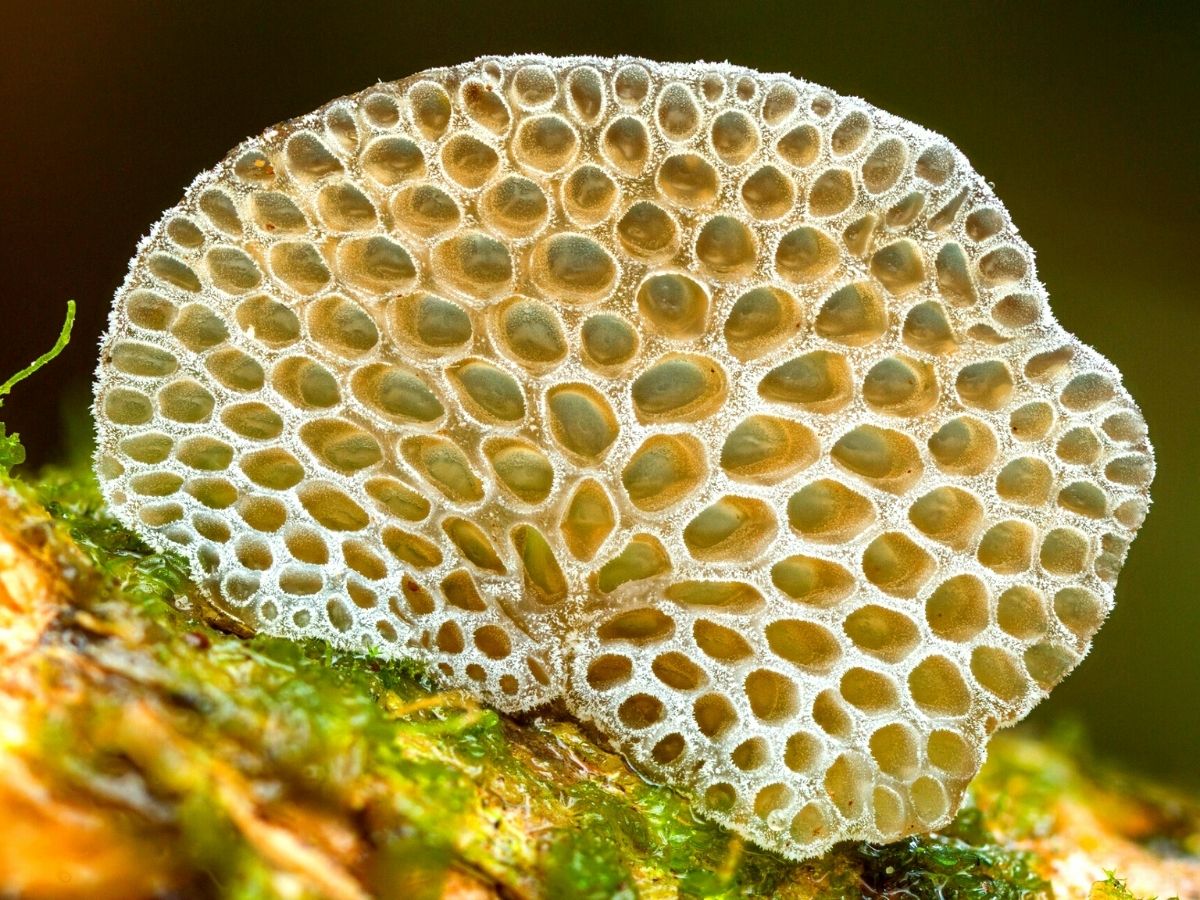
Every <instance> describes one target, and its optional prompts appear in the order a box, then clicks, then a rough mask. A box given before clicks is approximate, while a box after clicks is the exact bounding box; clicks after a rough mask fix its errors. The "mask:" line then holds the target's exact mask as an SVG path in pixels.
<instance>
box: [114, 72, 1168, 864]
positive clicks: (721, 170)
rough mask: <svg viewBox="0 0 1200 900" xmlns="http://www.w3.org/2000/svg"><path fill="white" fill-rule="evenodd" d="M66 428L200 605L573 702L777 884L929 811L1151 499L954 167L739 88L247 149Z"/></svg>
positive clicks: (566, 88) (1087, 599) (501, 75)
mask: <svg viewBox="0 0 1200 900" xmlns="http://www.w3.org/2000/svg"><path fill="white" fill-rule="evenodd" d="M718 88H719V89H718ZM380 110H384V111H385V112H386V113H387V114H386V115H381V114H380ZM95 411H96V418H97V425H98V431H99V447H98V451H97V459H96V462H97V472H98V473H99V476H100V478H101V481H102V482H103V487H104V491H105V495H106V497H107V499H108V501H109V503H110V504H111V505H112V507H113V509H114V510H115V511H116V513H117V514H118V515H119V516H120V518H121V519H122V520H123V521H124V522H125V523H126V524H128V525H129V526H130V527H132V528H133V529H134V530H136V531H138V532H139V533H141V534H143V535H144V536H145V537H146V539H147V540H148V541H150V542H151V543H153V544H154V545H156V546H158V547H173V548H175V549H176V550H178V551H179V552H180V553H182V554H183V555H185V556H186V557H187V558H188V559H189V560H190V561H191V563H192V567H193V572H194V574H195V576H196V578H197V580H198V582H199V583H200V584H201V586H202V588H203V589H204V590H206V591H207V592H208V594H209V595H210V601H211V602H212V603H213V604H214V605H216V606H217V607H219V608H221V609H223V610H224V611H226V612H227V613H229V614H231V615H232V616H234V617H235V618H236V619H238V620H240V621H242V622H244V623H246V624H247V625H249V626H251V627H253V628H257V629H260V630H262V631H266V632H270V633H273V634H278V635H283V636H286V637H291V638H296V639H300V638H308V637H319V638H323V639H325V640H328V641H330V642H332V643H334V644H336V645H338V646H341V647H347V648H351V649H355V650H360V651H368V650H370V651H374V652H379V653H382V654H385V655H388V656H410V657H415V658H418V659H421V660H424V661H426V662H428V663H430V664H431V665H432V667H433V668H435V669H436V670H437V671H439V672H440V673H441V675H442V678H443V680H444V681H445V683H446V684H448V685H452V686H456V687H460V688H463V689H464V690H466V691H469V692H471V693H472V694H474V695H476V696H478V697H479V698H481V699H482V700H484V701H486V702H488V703H490V704H492V705H494V706H495V707H497V708H499V709H501V710H505V711H510V712H517V711H522V710H528V709H531V708H533V707H536V706H539V705H542V704H545V703H548V702H550V701H554V700H561V701H562V702H563V703H564V704H565V705H566V707H567V708H568V709H569V710H571V711H572V712H573V713H574V714H575V715H576V716H578V717H579V718H581V719H585V720H589V721H591V722H593V723H595V724H596V726H598V728H599V729H600V730H601V731H603V732H604V733H605V734H607V735H608V736H609V737H610V738H611V739H612V740H613V741H614V742H615V743H616V744H617V745H618V746H620V747H621V748H622V750H623V752H624V753H625V755H626V756H627V758H628V759H629V760H630V762H631V763H632V764H633V765H635V766H636V767H637V768H639V769H640V770H641V771H643V772H645V773H646V774H648V775H649V776H650V777H653V778H656V779H659V780H662V781H665V782H667V783H670V784H672V785H673V786H675V787H676V788H678V789H679V790H681V791H683V792H686V793H687V794H689V795H690V796H691V797H692V798H693V799H694V801H695V802H696V804H697V806H698V808H699V809H700V810H701V811H703V812H705V813H706V814H707V815H709V816H710V817H712V818H713V819H715V820H717V821H720V822H722V823H724V824H726V825H728V826H729V827H731V828H733V829H735V830H736V831H738V832H740V833H741V834H743V835H744V836H746V837H747V838H749V839H750V840H753V841H755V842H756V843H758V844H760V845H762V846H764V847H768V848H771V849H773V850H776V851H778V852H780V853H782V854H784V855H786V856H789V857H792V858H804V857H809V856H813V855H816V854H819V853H821V852H823V851H824V850H825V849H827V848H828V847H829V846H830V845H831V844H832V843H834V842H835V841H840V840H847V839H857V840H874V841H878V840H891V839H895V838H898V837H900V836H902V835H905V834H909V833H912V832H914V831H923V830H928V829H933V828H937V827H939V826H942V825H944V824H945V823H946V822H947V821H949V818H950V816H951V815H952V814H953V812H954V811H955V810H956V809H957V807H958V805H959V803H960V801H961V798H962V794H963V790H964V788H965V786H966V783H967V781H968V780H969V778H970V776H971V775H972V774H973V772H974V771H975V769H976V768H977V767H978V765H979V763H980V761H981V760H982V758H983V750H984V744H985V742H986V740H987V737H988V735H989V734H990V733H991V731H992V730H994V729H995V728H996V727H998V726H1001V725H1006V724H1010V723H1012V722H1014V721H1016V720H1017V719H1019V718H1021V717H1022V716H1023V715H1024V714H1025V713H1027V712H1028V711H1029V709H1030V708H1031V707H1032V706H1033V704H1035V703H1036V702H1037V701H1038V700H1039V699H1041V697H1043V696H1044V695H1045V692H1046V691H1047V690H1049V689H1050V688H1051V687H1052V686H1053V685H1054V683H1056V682H1057V681H1058V680H1060V679H1061V678H1062V677H1063V676H1064V675H1065V674H1066V673H1067V672H1068V671H1069V670H1070V669H1071V668H1072V667H1073V666H1074V665H1075V664H1076V662H1077V661H1078V660H1079V659H1080V657H1081V654H1082V653H1083V652H1085V651H1086V649H1087V643H1088V641H1089V640H1090V639H1091V636H1092V634H1093V633H1094V632H1095V630H1096V628H1098V627H1099V625H1100V623H1101V622H1102V620H1103V618H1104V617H1105V615H1106V614H1107V613H1108V611H1109V610H1110V609H1111V606H1112V602H1113V587H1114V582H1115V578H1116V573H1117V571H1118V570H1119V568H1120V565H1121V562H1122V560H1123V556H1124V553H1125V551H1126V549H1127V547H1128V545H1129V542H1130V540H1131V539H1132V538H1133V536H1134V534H1135V532H1136V530H1137V528H1138V526H1139V525H1140V524H1141V521H1142V518H1143V516H1144V513H1145V510H1146V506H1147V503H1148V494H1147V490H1148V485H1149V483H1150V480H1151V478H1152V476H1153V457H1152V451H1151V448H1150V445H1149V443H1148V441H1147V438H1146V430H1145V426H1144V423H1143V422H1142V420H1141V417H1140V415H1139V413H1138V411H1137V407H1136V406H1135V405H1134V403H1133V401H1132V399H1131V398H1130V397H1129V395H1128V393H1126V391H1125V390H1124V388H1123V387H1122V385H1121V380H1120V374H1119V373H1118V372H1117V371H1116V370H1115V369H1114V368H1113V366H1112V365H1111V364H1110V363H1108V362H1107V361H1106V360H1104V359H1103V358H1102V357H1100V356H1099V355H1098V354H1097V353H1096V352H1095V351H1093V350H1091V349H1090V348H1088V347H1086V346H1084V345H1083V344H1081V343H1080V342H1079V341H1078V340H1076V339H1075V338H1073V337H1072V336H1071V335H1069V334H1067V333H1065V332H1064V331H1063V330H1062V328H1061V327H1060V326H1059V325H1058V324H1057V323H1056V322H1055V321H1054V319H1053V318H1052V316H1051V314H1050V312H1049V307H1048V304H1047V302H1046V297H1045V292H1044V290H1043V288H1042V286H1041V285H1040V283H1039V282H1038V280H1037V277H1036V272H1035V269H1034V266H1033V254H1032V252H1031V251H1030V249H1029V247H1028V246H1027V245H1026V244H1025V243H1024V242H1023V241H1022V240H1021V238H1020V237H1019V236H1018V235H1017V233H1016V232H1015V230H1013V228H1012V226H1011V224H1010V223H1009V219H1008V217H1007V215H1006V214H1005V213H1004V211H1003V207H1002V205H1001V204H1000V203H999V201H998V200H997V199H996V198H995V196H994V195H993V194H992V191H991V189H990V187H989V186H988V184H987V182H986V181H984V180H983V179H982V178H981V177H979V176H978V175H976V174H975V173H974V172H973V171H972V169H971V167H970V165H969V164H968V162H967V160H966V159H965V158H964V157H963V156H962V154H961V153H959V152H958V150H956V149H955V148H954V147H953V146H951V145H950V144H949V143H948V142H947V141H946V140H945V139H943V138H941V137H939V136H937V135H935V134H933V133H931V132H929V131H926V130H925V129H923V128H919V127H917V126H915V125H912V124H910V123H908V122H906V121H903V120H901V119H898V118H896V117H894V116H891V115H888V114H887V113H884V112H881V111H880V110H877V109H875V108H873V107H871V106H869V105H868V104H866V103H864V102H862V101H860V100H856V99H852V98H846V97H839V96H837V95H834V94H833V93H831V92H829V91H827V90H825V89H823V88H820V87H817V86H815V85H812V84H809V83H807V82H803V81H799V80H796V79H792V78H789V77H786V76H776V75H771V76H767V75H760V74H758V73H755V72H750V71H748V70H745V69H739V68H735V67H732V66H727V65H726V66H722V65H708V64H697V65H684V64H661V65H660V64H656V63H652V62H648V61H642V60H629V59H623V60H619V61H618V60H607V59H594V58H588V59H582V58H575V59H548V58H544V57H527V58H526V57H522V58H517V57H514V58H502V59H490V60H481V61H478V62H475V63H469V64H466V65H463V66H459V67H455V68H450V69H439V70H433V71H430V72H425V73H421V74H419V75H416V76H413V77H412V78H409V79H406V80H403V81H399V82H395V83H392V84H386V85H373V86H372V87H371V88H369V89H368V90H367V91H364V92H363V93H361V94H358V95H354V96H351V97H346V98H342V99H340V100H337V101H334V102H333V103H331V104H330V105H328V106H326V107H325V108H323V109H320V110H318V111H316V112H315V113H312V114H311V115H308V116H304V117H302V118H299V119H296V120H294V121H291V122H287V123H284V124H282V125H279V126H277V127H275V128H272V129H269V130H268V131H266V132H265V133H264V134H263V135H262V136H260V137H257V138H253V139H251V140H249V141H247V142H246V143H244V144H243V145H241V146H240V147H238V148H237V149H236V150H234V151H233V152H232V153H231V154H230V155H229V156H228V157H227V158H226V159H225V161H224V162H222V163H221V164H220V165H218V166H217V167H216V168H215V169H213V170H212V171H210V172H206V173H204V174H203V175H201V176H200V177H199V178H198V179H197V180H196V182H195V184H194V185H193V186H192V187H191V188H190V189H189V190H188V191H187V193H186V195H185V197H184V199H183V201H182V202H181V203H180V204H179V205H178V206H177V207H176V208H174V209H172V210H171V211H170V212H168V213H167V214H166V216H165V217H164V218H163V220H162V221H161V222H160V223H159V225H158V226H156V227H155V228H154V230H153V231H152V233H151V235H150V237H149V238H148V239H147V240H146V241H145V242H144V244H143V245H142V247H141V249H140V251H139V253H138V255H137V257H136V258H135V259H134V261H133V265H132V267H131V270H130V273H129V276H128V278H127V280H126V282H125V284H124V286H123V287H122V288H121V290H120V291H119V292H118V294H117V297H116V301H115V304H114V307H113V312H112V317H111V321H110V328H109V332H108V335H107V337H106V338H105V341H104V347H103V355H102V357H101V363H100V368H99V375H98V381H97V385H96V405H95ZM164 511H169V514H166V513H164ZM947 742H950V743H952V744H953V746H955V747H956V748H958V749H957V750H956V751H955V753H954V754H952V757H953V758H952V759H951V760H950V762H947V759H948V756H947V753H946V752H945V749H944V748H945V746H946V745H947Z"/></svg>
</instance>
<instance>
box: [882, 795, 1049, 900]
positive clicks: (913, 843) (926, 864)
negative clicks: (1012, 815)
mask: <svg viewBox="0 0 1200 900" xmlns="http://www.w3.org/2000/svg"><path fill="white" fill-rule="evenodd" d="M859 852H860V853H861V854H862V856H863V859H864V861H865V863H864V866H863V882H864V884H865V885H866V886H867V887H868V888H869V889H870V890H872V891H874V892H875V893H876V894H877V895H879V896H884V897H888V896H914V897H941V898H945V900H954V898H963V900H966V898H971V897H981V898H984V897H986V898H1011V900H1018V898H1027V897H1034V896H1046V895H1048V894H1049V893H1050V892H1051V888H1050V883H1049V882H1048V881H1046V880H1045V879H1044V878H1042V877H1041V876H1039V875H1038V874H1037V873H1036V872H1035V871H1034V867H1033V866H1034V857H1033V855H1032V854H1031V853H1028V852H1025V851H1022V850H1015V849H1011V848H1007V847H1005V846H1003V845H1001V844H999V843H997V842H996V841H995V840H994V839H993V837H992V835H991V834H990V833H989V831H988V830H987V828H986V827H985V826H984V821H983V814H982V813H981V812H980V811H979V810H978V809H974V808H967V809H964V810H962V811H960V812H959V814H958V816H957V817H956V818H955V819H954V821H953V822H952V823H951V824H950V825H949V826H948V827H947V828H946V829H944V830H943V831H942V832H941V833H940V834H937V835H932V836H929V837H911V838H906V839H904V840H900V841H897V842H895V843H893V844H886V845H883V846H879V845H873V844H863V845H861V846H860V848H859Z"/></svg>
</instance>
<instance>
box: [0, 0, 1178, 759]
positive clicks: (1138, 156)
mask: <svg viewBox="0 0 1200 900" xmlns="http://www.w3.org/2000/svg"><path fill="white" fill-rule="evenodd" d="M1198 48H1200V13H1198V6H1197V4H1194V3H1193V4H1189V5H1187V6H1184V5H1182V4H1180V5H1178V6H1177V7H1172V6H1170V5H1169V4H1163V5H1153V4H1136V5H1130V6H1129V7H1128V8H1126V9H1123V10H1122V9H1118V8H1117V5H1116V4H1082V3H1081V4H1075V3H1054V4H1019V5H1018V4H1011V5H1010V4H983V3H974V4H969V5H965V4H964V5H957V4H955V5H951V4H944V5H943V4H923V3H911V2H910V3H903V4H882V5H881V4H872V3H825V4H820V5H816V4H810V3H802V2H798V0H791V2H785V3H759V4H755V3H749V2H735V0H726V2H722V3H701V2H696V3H688V4H677V3H665V2H660V3H655V2H653V0H645V2H639V3H625V4H605V3H600V2H560V3H553V4H551V3H544V4H531V3H521V2H507V0H505V2H500V0H495V2H488V3H472V4H467V3H455V2H451V0H436V2H431V0H404V2H396V3H389V4H381V3H374V4H367V3H357V4H356V3H337V2H328V0H327V2H321V3H311V4H308V3H303V2H291V3H276V2H253V3H247V2H238V3H223V2H202V3H184V2H148V0H147V2H142V3H135V2H125V0H107V2H105V3H102V4H84V3H81V2H62V3H44V4H16V3H5V4H4V6H3V7H2V11H0V123H2V124H0V278H2V281H0V312H2V317H0V374H2V375H4V376H6V375H7V374H8V373H10V372H13V371H15V370H16V369H18V368H20V366H21V365H23V364H24V363H25V362H27V361H28V360H29V359H30V358H32V356H34V355H36V354H37V353H38V352H40V351H41V350H42V349H45V348H46V347H49V346H50V344H51V343H52V342H53V340H54V336H55V335H56V334H57V331H58V327H59V323H60V322H61V317H62V314H63V308H64V303H65V301H66V299H67V298H68V297H74V298H76V299H77V300H78V301H79V305H80V309H79V320H78V323H77V325H76V334H75V339H74V341H73V342H72V344H71V346H70V348H69V349H68V351H67V352H66V353H65V354H64V355H63V356H62V357H61V358H60V359H59V360H57V361H56V362H55V363H54V364H53V365H52V366H51V367H50V368H48V369H46V370H43V371H42V372H41V373H39V374H38V375H37V376H36V378H35V380H33V381H30V382H27V383H25V384H23V385H21V386H19V387H18V388H17V390H16V392H15V393H14V395H13V396H12V397H10V398H9V400H8V402H7V405H6V406H5V408H4V410H3V413H2V414H0V417H2V418H3V419H4V420H6V421H8V423H9V424H10V428H15V429H16V430H18V431H20V432H21V434H22V436H23V438H24V440H25V444H26V446H27V447H28V449H29V452H30V459H31V462H33V463H35V464H36V463H40V462H47V461H52V460H54V459H56V458H58V457H60V456H61V454H62V452H63V447H64V446H65V444H66V443H67V430H68V429H66V428H64V426H63V424H62V423H63V415H62V413H61V407H62V405H63V404H66V407H67V408H68V409H72V408H73V409H75V410H79V409H80V408H82V407H83V406H84V405H85V404H86V402H87V398H88V393H89V383H90V379H91V372H92V368H93V365H94V362H95V352H96V349H95V348H96V341H97V340H98V338H99V336H100V333H101V331H102V329H103V327H104V322H105V319H106V316H107V312H108V307H109V302H110V298H111V296H112V293H113V291H114V289H115V288H116V287H117V285H118V284H119V283H120V280H121V278H122V277H123V276H124V273H125V269H126V265H127V260H128V259H129V257H130V256H131V255H132V253H133V250H134V248H135V246H136V244H137V240H138V238H139V237H140V236H141V235H142V234H144V233H145V232H146V231H147V230H148V228H149V226H150V224H151V223H152V222H154V221H155V220H156V219H157V218H158V216H159V214H160V212H161V211H162V210H164V209H166V208H167V207H170V206H172V205H174V204H175V203H176V202H177V201H178V199H179V197H180V195H181V192H182V190H183V188H184V187H185V186H186V185H187V184H188V182H189V181H190V180H191V179H192V177H193V176H194V175H195V174H196V173H197V172H199V171H200V170H202V169H205V168H208V167H209V166H211V165H212V164H214V163H215V162H216V161H217V160H219V159H220V158H221V157H222V156H224V154H225V153H226V151H227V150H228V149H229V148H231V147H232V146H233V145H234V144H235V143H237V142H238V141H239V140H241V139H242V138H243V137H244V136H247V135H250V134H257V133H258V132H260V131H262V130H263V128H264V127H265V126H267V125H269V124H271V123H273V122H276V121H279V120H282V119H286V118H289V117H291V116H295V115H299V114H302V113H306V112H308V111H310V110H311V109H313V108H315V107H317V106H318V105H320V104H321V103H323V102H325V101H326V100H329V99H331V98H333V97H335V96H338V95H341V94H345V93H349V92H352V91H356V90H359V89H361V88H363V87H365V86H366V85H368V84H370V83H372V82H374V81H377V80H391V79H396V78H400V77H403V76H405V75H408V74H410V73H412V72H415V71H418V70H420V69H424V68H427V67H430V66H435V65H444V64H452V63H457V62H461V61H463V60H466V59H468V58H472V57H474V56H478V55H481V54H488V53H494V54H501V53H513V52H544V53H551V54H568V53H597V54H605V55H608V54H619V53H626V54H636V55H643V56H648V57H652V58H657V59H662V60H687V61H692V60H696V59H707V60H726V59H727V60H730V61H732V62H735V63H739V64H743V65H746V66H750V67H753V68H756V69H759V70H762V71H768V72H769V71H783V72H790V73H792V74H795V75H798V76H800V77H803V78H806V79H809V80H811V81H815V82H818V83H822V84H825V85H827V86H829V87H831V88H833V89H834V90H836V91H838V92H841V93H848V94H856V95H859V96H862V97H865V98H866V99H867V100H869V101H871V102H872V103H874V104H876V105H877V106H880V107H882V108H883V109H886V110H889V111H891V112H894V113H896V114H898V115H901V116H904V117H905V118H909V119H912V120H913V121H916V122H919V123H921V124H923V125H926V126H928V127H930V128H932V129H934V130H935V131H939V132H941V133H943V134H945V135H947V136H948V137H949V138H950V139H951V140H953V141H954V142H955V143H957V144H958V146H959V147H961V148H962V150H963V151H964V152H965V153H966V154H967V155H968V156H969V157H970V158H971V160H972V162H973V163H974V165H975V167H976V169H977V170H978V171H980V172H981V173H983V174H984V175H985V176H986V177H987V178H988V179H990V180H991V181H992V182H993V184H994V185H995V188H996V191H997V193H998V194H999V196H1000V197H1001V198H1002V199H1003V200H1004V202H1005V203H1006V204H1007V206H1008V208H1009V210H1010V212H1011V213H1012V216H1013V219H1014V220H1015V222H1016V223H1017V226H1018V228H1020V229H1021V232H1022V233H1023V235H1024V236H1025V238H1026V239H1027V240H1028V241H1029V243H1030V244H1031V245H1032V246H1033V247H1034V248H1036V249H1037V251H1038V260H1037V262H1038V268H1039V271H1040V275H1041V277H1042V279H1043V281H1044V282H1045V283H1046V285H1047V286H1048V288H1049V290H1050V293H1051V298H1052V303H1053V307H1054V311H1055V313H1056V314H1057V316H1058V318H1059V319H1060V321H1061V322H1062V323H1063V325H1064V326H1065V327H1066V328H1067V329H1068V330H1070V331H1073V332H1075V333H1076V334H1078V335H1080V336H1081V337H1082V338H1083V339H1084V340H1085V341H1087V342H1089V343H1091V344H1093V345H1094V346H1095V347H1097V348H1098V349H1099V350H1100V351H1101V352H1103V353H1104V354H1105V355H1107V356H1108V357H1109V358H1110V359H1112V360H1113V361H1114V362H1115V363H1116V364H1117V366H1118V367H1119V368H1120V369H1121V371H1122V372H1124V374H1125V379H1126V383H1127V385H1128V387H1129V389H1130V391H1131V392H1132V393H1133V395H1134V397H1135V398H1137V400H1138V401H1139V402H1140V403H1141V405H1142V408H1143V410H1144V411H1145V414H1146V418H1147V419H1148V421H1149V424H1150V432H1151V437H1152V439H1153V441H1154V443H1155V445H1156V447H1157V451H1158V462H1159V474H1158V479H1157V481H1156V483H1155V486H1154V496H1155V501H1156V502H1155V505H1154V508H1153V511H1152V513H1151V515H1150V517H1149V519H1148V520H1147V523H1146V526H1145V528H1144V530H1143V532H1142V534H1141V536H1140V537H1139V538H1138V540H1137V542H1136V543H1135V545H1134V547H1133V550H1132V552H1131V554H1130V557H1129V562H1128V564H1127V566H1126V568H1125V571H1124V572H1123V574H1122V575H1121V581H1120V585H1119V588H1118V592H1117V594H1118V605H1117V609H1116V612H1115V613H1114V614H1113V616H1112V618H1111V619H1110V621H1109V622H1108V624H1107V625H1106V626H1105V628H1104V629H1103V630H1102V631H1101V632H1100V634H1099V636H1098V637H1097V639H1096V641H1095V644H1094V647H1093V650H1092V653H1091V655H1090V656H1089V657H1088V658H1087V659H1086V660H1085V661H1084V662H1083V663H1082V664H1081V665H1080V667H1079V668H1078V669H1077V670H1076V672H1075V673H1074V674H1073V675H1072V676H1071V677H1070V678H1069V679H1068V680H1067V681H1066V682H1065V683H1064V684H1063V685H1062V686H1060V687H1059V688H1058V689H1057V690H1056V691H1055V694H1054V696H1053V697H1052V698H1051V699H1050V700H1049V701H1048V702H1046V703H1044V704H1043V705H1041V706H1040V707H1039V708H1038V709H1037V710H1036V711H1035V713H1034V714H1033V716H1032V719H1033V721H1034V722H1035V723H1040V724H1042V725H1049V724H1052V723H1056V722H1060V721H1063V720H1069V719H1071V718H1072V717H1074V718H1077V719H1079V720H1081V721H1082V722H1083V724H1084V726H1085V727H1086V729H1087V731H1088V733H1089V734H1090V735H1091V738H1092V742H1093V744H1094V745H1095V747H1096V748H1097V749H1098V750H1099V751H1101V752H1102V753H1103V754H1105V755H1108V756H1113V757H1120V758H1124V759H1125V760H1126V761H1128V762H1129V763H1132V764H1134V765H1136V766H1139V767H1141V768H1143V769H1145V770H1148V771H1150V772H1154V773H1157V774H1160V775H1164V776H1166V777H1169V778H1173V779H1176V780H1182V781H1193V782H1194V781H1196V780H1197V777H1198V776H1197V774H1196V773H1197V767H1196V760H1197V759H1198V758H1200V646H1198V643H1200V602H1198V591H1197V579H1196V575H1195V573H1196V571H1197V570H1196V567H1195V566H1194V563H1195V562H1196V558H1197V554H1198V552H1200V551H1198V548H1197V544H1198V543H1200V461H1198V453H1200V414H1198V412H1197V409H1198V407H1200V298H1198V297H1197V291H1196V284H1197V280H1198V279H1200V247H1198V246H1197V245H1198V242H1200V174H1198V173H1200V138H1198V135H1200V128H1198V126H1197V122H1196V111H1197V107H1198V105H1200V104H1198V101H1200V91H1198V87H1200V53H1198ZM68 418H69V417H68ZM76 421H78V417H76Z"/></svg>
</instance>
